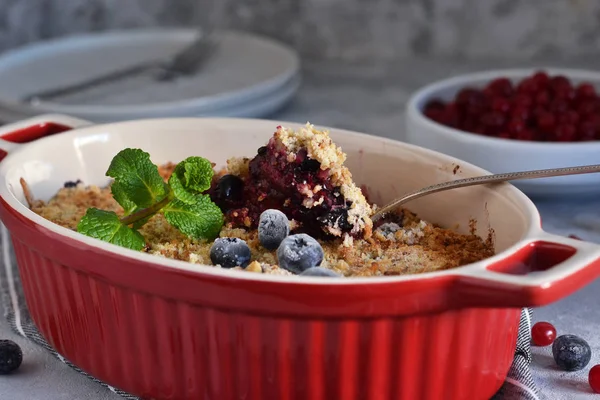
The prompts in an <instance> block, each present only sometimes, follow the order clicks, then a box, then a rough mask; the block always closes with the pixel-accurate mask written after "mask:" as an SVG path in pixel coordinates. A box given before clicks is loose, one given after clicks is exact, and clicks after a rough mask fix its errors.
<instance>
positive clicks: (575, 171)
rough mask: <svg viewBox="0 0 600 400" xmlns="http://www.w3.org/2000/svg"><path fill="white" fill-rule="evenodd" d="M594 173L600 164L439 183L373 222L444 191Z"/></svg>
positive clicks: (402, 200)
mask: <svg viewBox="0 0 600 400" xmlns="http://www.w3.org/2000/svg"><path fill="white" fill-rule="evenodd" d="M594 172H600V164H595V165H584V166H580V167H566V168H552V169H538V170H535V171H522V172H507V173H504V174H494V175H484V176H476V177H473V178H465V179H458V180H456V181H449V182H443V183H437V184H435V185H431V186H427V187H424V188H421V189H419V190H416V191H414V192H411V193H408V194H406V195H404V196H402V197H400V198H398V199H396V200H393V201H392V202H391V203H389V204H387V205H385V206H383V207H382V208H380V209H378V210H377V211H376V212H375V213H374V214H373V215H372V216H371V219H372V220H373V221H376V220H378V219H379V218H381V217H382V216H383V215H384V214H386V213H388V212H390V211H392V210H393V209H395V208H396V207H398V206H400V205H402V204H405V203H407V202H409V201H411V200H414V199H418V198H419V197H423V196H426V195H428V194H432V193H437V192H441V191H444V190H450V189H456V188H461V187H466V186H475V185H483V184H486V183H498V182H506V181H515V180H519V179H535V178H548V177H552V176H563V175H579V174H591V173H594Z"/></svg>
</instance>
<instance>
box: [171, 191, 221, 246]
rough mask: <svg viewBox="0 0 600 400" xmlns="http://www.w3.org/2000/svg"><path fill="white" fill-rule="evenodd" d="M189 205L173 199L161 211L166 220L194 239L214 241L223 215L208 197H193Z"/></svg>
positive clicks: (200, 195)
mask: <svg viewBox="0 0 600 400" xmlns="http://www.w3.org/2000/svg"><path fill="white" fill-rule="evenodd" d="M194 198H195V201H194V202H193V203H191V204H189V203H185V202H183V201H181V200H179V199H175V200H173V201H171V202H170V203H169V204H167V205H166V206H165V207H164V208H163V209H162V211H163V213H164V215H165V218H166V220H167V221H168V222H169V223H170V224H171V225H173V226H174V227H175V228H177V229H178V230H179V231H181V232H182V233H183V234H185V235H187V236H189V237H191V238H194V239H214V238H215V237H216V236H217V235H218V234H219V231H220V230H221V227H222V226H223V213H222V212H221V209H220V208H219V207H218V206H217V205H216V204H215V203H213V202H212V201H211V199H210V197H209V196H208V195H202V194H199V195H195V196H194Z"/></svg>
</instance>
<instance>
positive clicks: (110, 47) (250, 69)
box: [0, 29, 300, 122]
mask: <svg viewBox="0 0 600 400" xmlns="http://www.w3.org/2000/svg"><path fill="white" fill-rule="evenodd" d="M196 35H197V31H195V30H191V29H181V30H180V29H177V30H172V29H169V30H166V29H156V30H131V31H118V32H108V33H101V34H89V35H77V36H70V37H66V38H62V39H57V40H50V41H45V42H40V43H37V44H33V45H28V46H25V47H21V48H19V49H16V50H12V51H9V52H6V53H4V54H3V55H2V56H0V82H1V85H0V86H1V89H0V121H1V122H12V121H15V120H19V119H23V118H26V117H31V116H34V115H38V114H42V113H48V112H52V113H63V114H68V115H71V116H74V117H79V118H83V119H87V120H90V121H92V122H110V121H118V120H129V119H137V118H162V117H186V116H190V117H191V116H223V117H253V118H257V117H263V116H267V115H269V114H270V113H272V112H274V111H276V110H277V109H279V108H280V107H282V106H283V105H285V104H286V103H287V102H288V101H289V100H290V99H291V98H292V97H293V96H294V94H295V93H296V91H297V90H298V86H299V84H300V62H299V58H298V56H297V54H296V53H295V52H294V51H293V50H292V49H290V48H289V47H287V46H285V45H283V44H281V43H278V42H275V41H273V40H271V39H267V38H264V37H260V36H256V35H250V34H247V33H240V32H232V31H227V32H221V33H219V34H218V35H216V37H217V43H218V44H217V46H216V50H215V51H214V53H213V55H212V56H211V57H209V58H208V59H207V60H206V61H204V62H203V64H202V66H201V68H200V70H199V71H198V72H197V73H196V74H194V75H193V76H188V77H180V78H177V79H175V80H172V81H168V82H159V81H157V80H155V79H153V78H152V77H151V76H150V75H149V74H142V75H139V76H134V77H133V78H127V79H122V80H117V81H114V82H111V83H108V84H107V83H105V84H102V85H99V86H95V87H92V88H88V89H86V90H83V91H80V92H76V93H73V94H69V95H65V96H62V97H58V98H55V99H52V101H41V102H39V103H37V104H32V103H30V102H29V101H27V100H26V98H27V97H28V96H30V95H33V94H36V93H39V92H40V91H46V90H52V89H56V88H61V87H65V86H70V85H73V84H76V83H80V82H86V81H88V80H89V79H93V78H95V77H98V76H103V75H105V74H107V73H111V72H114V71H118V70H121V69H123V68H128V67H130V66H132V65H137V64H139V63H144V62H151V61H155V60H162V59H165V60H168V59H169V57H170V56H173V55H174V54H176V53H177V52H178V51H179V50H181V49H183V48H185V47H186V46H187V45H189V44H190V43H191V42H192V41H193V40H194V39H195V38H196Z"/></svg>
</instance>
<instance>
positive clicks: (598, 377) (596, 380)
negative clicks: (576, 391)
mask: <svg viewBox="0 0 600 400" xmlns="http://www.w3.org/2000/svg"><path fill="white" fill-rule="evenodd" d="M588 382H589V383H590V387H591V388H592V390H593V391H594V392H596V393H600V365H594V366H593V367H592V368H591V369H590V372H589V374H588Z"/></svg>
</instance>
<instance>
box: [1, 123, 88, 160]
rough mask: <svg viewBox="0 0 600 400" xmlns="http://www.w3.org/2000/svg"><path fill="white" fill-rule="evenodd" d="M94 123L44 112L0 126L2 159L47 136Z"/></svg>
mask: <svg viewBox="0 0 600 400" xmlns="http://www.w3.org/2000/svg"><path fill="white" fill-rule="evenodd" d="M89 125H92V123H91V122H90V121H85V120H83V119H79V118H75V117H69V116H68V115H62V114H43V115H39V116H37V117H33V118H29V119H25V120H22V121H18V122H14V123H10V124H6V125H2V126H0V160H2V159H3V158H4V157H6V155H7V154H8V153H11V152H13V151H15V150H16V149H18V148H19V147H21V146H22V145H23V143H28V142H32V141H34V140H37V139H40V138H42V137H45V136H51V135H55V134H57V133H62V132H66V131H69V130H71V129H75V128H81V127H84V126H89Z"/></svg>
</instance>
